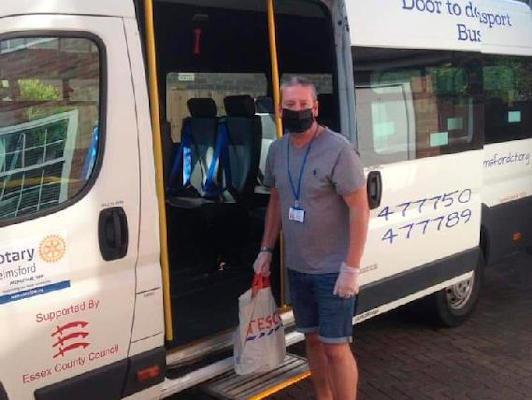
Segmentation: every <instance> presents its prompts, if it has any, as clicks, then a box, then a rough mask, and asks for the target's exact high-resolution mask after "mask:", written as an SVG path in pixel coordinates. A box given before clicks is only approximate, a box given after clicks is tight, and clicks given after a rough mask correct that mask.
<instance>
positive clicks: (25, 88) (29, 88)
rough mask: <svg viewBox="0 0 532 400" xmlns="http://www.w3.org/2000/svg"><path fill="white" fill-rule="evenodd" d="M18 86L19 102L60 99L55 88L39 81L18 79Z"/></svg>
mask: <svg viewBox="0 0 532 400" xmlns="http://www.w3.org/2000/svg"><path fill="white" fill-rule="evenodd" d="M18 85H19V89H20V98H19V99H20V100H27V101H46V100H60V99H61V95H60V93H59V90H58V89H57V88H56V87H55V86H53V85H49V84H46V83H43V82H42V81H40V80H39V79H20V80H19V81H18Z"/></svg>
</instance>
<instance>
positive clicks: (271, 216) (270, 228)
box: [261, 187, 281, 249]
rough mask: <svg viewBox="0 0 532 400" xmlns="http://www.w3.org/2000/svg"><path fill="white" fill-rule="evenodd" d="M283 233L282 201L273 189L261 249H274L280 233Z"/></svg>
mask: <svg viewBox="0 0 532 400" xmlns="http://www.w3.org/2000/svg"><path fill="white" fill-rule="evenodd" d="M280 231H281V200H280V199H279V192H278V191H277V189H276V188H274V187H272V188H271V191H270V200H269V201H268V208H267V209H266V221H265V223H264V234H263V235H262V242H261V247H269V248H272V249H273V248H274V247H275V243H276V242H277V238H278V237H279V232H280Z"/></svg>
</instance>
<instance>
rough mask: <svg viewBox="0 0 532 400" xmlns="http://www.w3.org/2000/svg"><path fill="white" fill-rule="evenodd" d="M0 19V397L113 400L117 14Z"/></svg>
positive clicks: (123, 51)
mask: <svg viewBox="0 0 532 400" xmlns="http://www.w3.org/2000/svg"><path fill="white" fill-rule="evenodd" d="M8 8H9V7H8ZM0 20H1V23H0V65H1V69H0V91H1V95H0V320H1V321H3V322H2V329H1V330H0V348H1V355H0V359H1V360H2V363H1V364H0V379H1V380H2V384H3V386H4V388H5V391H6V392H7V396H8V398H9V399H16V400H25V399H27V400H29V399H34V398H36V399H51V398H69V399H89V398H91V399H113V398H121V394H122V386H123V384H124V382H125V376H126V369H127V363H128V360H127V356H128V351H129V345H130V340H131V330H132V324H133V310H134V306H135V302H134V300H135V263H136V260H137V247H138V229H139V227H138V224H139V222H138V221H139V212H140V209H139V196H140V194H139V161H138V142H137V122H136V121H137V120H136V114H135V103H134V100H133V99H134V93H133V88H132V79H131V73H130V65H129V61H128V53H127V42H126V39H125V33H124V26H123V22H122V19H120V18H112V17H89V16H78V15H77V16H67V15H31V16H15V17H4V18H0ZM4 321H8V323H7V324H5V322H4ZM74 376H76V378H74V379H70V378H72V377H74ZM59 393H60V394H59ZM0 397H1V396H0Z"/></svg>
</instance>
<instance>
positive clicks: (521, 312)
mask: <svg viewBox="0 0 532 400" xmlns="http://www.w3.org/2000/svg"><path fill="white" fill-rule="evenodd" d="M481 296H482V297H481V300H480V302H479V305H478V307H477V309H476V311H475V314H474V315H473V317H472V318H471V319H470V320H468V321H467V322H466V323H465V324H464V325H462V326H460V327H458V328H454V329H438V328H435V327H433V326H431V325H430V324H428V323H426V322H424V321H420V320H419V318H414V316H413V314H412V313H411V312H405V311H401V310H400V311H396V312H393V313H389V314H388V315H384V316H381V317H377V318H374V319H372V320H370V321H367V322H365V323H363V324H362V325H360V326H358V327H357V330H356V336H355V337H356V344H355V345H354V346H353V348H354V351H355V353H356V355H357V358H358V362H359V368H360V385H359V400H381V399H387V400H389V399H393V400H402V399H416V400H418V399H419V400H423V399H457V400H461V399H464V400H465V399H468V400H492V399H493V400H525V399H527V400H528V399H532V257H529V256H525V255H520V256H517V257H515V258H513V259H512V260H509V261H508V262H505V263H504V264H501V265H497V266H495V267H491V268H490V269H489V270H488V271H487V273H486V276H485V285H484V288H483V291H482V295H481ZM290 350H291V351H293V352H296V353H301V352H302V346H300V345H296V346H294V347H293V348H291V349H290ZM311 393H312V387H311V383H310V381H308V380H307V381H304V382H302V383H300V384H298V385H296V386H293V387H291V388H289V389H287V390H285V391H283V392H281V393H279V394H277V395H275V396H272V400H292V399H297V400H302V399H309V400H312V399H314V396H312V394H311ZM185 398H186V399H192V398H194V397H190V394H189V395H187V396H183V397H182V396H179V397H176V400H178V399H185Z"/></svg>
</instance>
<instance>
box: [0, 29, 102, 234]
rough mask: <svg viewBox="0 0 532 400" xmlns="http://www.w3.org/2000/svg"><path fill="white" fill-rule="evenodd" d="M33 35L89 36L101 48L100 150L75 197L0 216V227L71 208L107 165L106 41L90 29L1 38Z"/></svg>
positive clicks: (23, 33) (8, 37)
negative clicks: (38, 207)
mask: <svg viewBox="0 0 532 400" xmlns="http://www.w3.org/2000/svg"><path fill="white" fill-rule="evenodd" d="M29 38H49V39H87V40H90V41H91V42H92V43H93V44H94V45H96V47H97V48H98V53H99V68H98V70H99V82H100V84H99V93H98V97H99V104H98V113H99V115H98V117H99V118H98V119H99V133H98V135H99V136H98V153H97V158H96V161H95V163H94V167H93V170H92V172H91V175H90V177H89V179H88V180H87V181H86V183H85V185H83V187H82V188H81V190H79V191H78V192H77V193H76V194H75V195H74V196H72V197H70V198H68V199H67V200H66V201H64V202H62V203H59V204H57V205H54V206H52V207H49V208H45V209H43V210H39V211H36V212H33V213H31V214H26V215H21V216H17V217H14V218H6V219H0V228H3V227H6V226H9V225H15V224H20V223H23V222H27V221H31V220H34V219H38V218H42V217H45V216H47V215H50V214H55V213H57V212H59V211H62V210H64V209H66V208H68V207H71V206H73V205H74V204H76V203H77V202H79V201H80V200H81V199H82V198H84V197H85V196H86V195H87V194H88V193H89V192H90V191H91V189H92V188H93V186H94V184H95V183H96V181H97V179H98V177H99V175H100V171H101V168H102V165H103V159H104V156H105V143H106V137H107V97H108V96H107V79H108V69H107V51H106V47H105V44H104V41H103V39H102V38H101V37H99V36H98V35H96V34H94V33H92V32H88V31H54V30H31V31H13V32H8V33H4V34H0V41H2V40H12V39H29Z"/></svg>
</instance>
